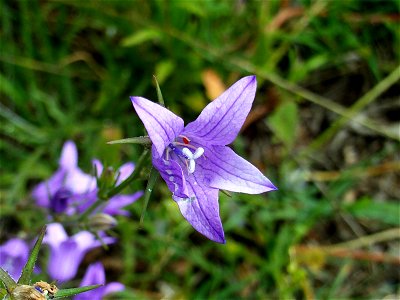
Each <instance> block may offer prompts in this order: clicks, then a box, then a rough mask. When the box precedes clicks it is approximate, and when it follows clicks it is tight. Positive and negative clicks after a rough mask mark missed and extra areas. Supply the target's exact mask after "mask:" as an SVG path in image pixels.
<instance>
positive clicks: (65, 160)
mask: <svg viewBox="0 0 400 300" xmlns="http://www.w3.org/2000/svg"><path fill="white" fill-rule="evenodd" d="M59 165H60V167H62V168H64V169H70V168H74V167H77V166H78V150H77V149H76V145H75V143H74V142H73V141H66V142H65V143H64V146H63V148H62V151H61V157H60V160H59Z"/></svg>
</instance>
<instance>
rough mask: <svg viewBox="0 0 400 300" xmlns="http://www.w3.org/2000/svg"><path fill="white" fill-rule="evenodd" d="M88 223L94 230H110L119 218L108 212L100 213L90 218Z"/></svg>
mask: <svg viewBox="0 0 400 300" xmlns="http://www.w3.org/2000/svg"><path fill="white" fill-rule="evenodd" d="M88 225H89V228H90V229H92V230H93V231H102V230H108V229H111V228H113V227H114V226H115V225H117V220H116V219H114V218H113V217H111V216H110V215H108V214H105V213H98V214H95V215H94V216H91V217H90V218H89V221H88Z"/></svg>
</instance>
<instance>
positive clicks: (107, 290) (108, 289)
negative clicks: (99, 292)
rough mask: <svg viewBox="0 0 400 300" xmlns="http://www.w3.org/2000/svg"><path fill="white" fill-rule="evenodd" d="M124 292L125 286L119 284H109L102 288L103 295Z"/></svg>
mask: <svg viewBox="0 0 400 300" xmlns="http://www.w3.org/2000/svg"><path fill="white" fill-rule="evenodd" d="M123 290H125V286H124V285H123V284H122V283H120V282H110V283H109V284H107V285H106V286H105V287H104V292H103V294H104V295H108V294H113V293H116V292H121V291H123Z"/></svg>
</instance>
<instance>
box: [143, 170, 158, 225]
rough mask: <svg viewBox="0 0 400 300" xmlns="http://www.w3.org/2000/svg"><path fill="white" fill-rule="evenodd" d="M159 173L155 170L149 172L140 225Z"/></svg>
mask: <svg viewBox="0 0 400 300" xmlns="http://www.w3.org/2000/svg"><path fill="white" fill-rule="evenodd" d="M159 175H160V174H159V173H158V171H157V170H156V169H155V168H152V169H151V171H150V177H149V181H147V186H146V190H145V191H144V204H143V209H142V215H141V216H140V225H141V224H142V223H143V219H144V215H145V213H146V209H147V205H148V204H149V200H150V195H151V192H152V191H153V188H154V186H155V184H156V182H157V179H158V177H159Z"/></svg>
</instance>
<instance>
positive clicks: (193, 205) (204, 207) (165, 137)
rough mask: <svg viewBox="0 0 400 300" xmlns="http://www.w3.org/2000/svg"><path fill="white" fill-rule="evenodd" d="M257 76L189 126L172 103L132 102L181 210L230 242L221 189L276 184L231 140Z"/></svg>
mask: <svg viewBox="0 0 400 300" xmlns="http://www.w3.org/2000/svg"><path fill="white" fill-rule="evenodd" d="M256 86H257V82H256V77H255V76H248V77H244V78H242V79H240V80H239V81H237V82H236V83H235V84H234V85H232V86H231V87H230V88H229V89H228V90H226V91H225V92H224V93H223V94H222V95H220V96H219V97H218V98H217V99H215V100H214V101H212V102H211V103H210V104H208V105H207V106H206V107H205V108H204V109H203V111H202V112H201V114H200V115H199V117H198V118H197V119H196V120H195V121H194V122H191V123H189V124H188V125H186V127H184V122H183V120H182V119H181V118H180V117H178V116H177V115H175V114H174V113H172V112H171V111H169V110H168V109H166V108H164V107H162V106H160V105H158V104H156V103H154V102H152V101H149V100H147V99H145V98H142V97H131V101H132V103H133V106H134V108H135V110H136V112H137V114H138V115H139V118H140V119H141V120H142V122H143V124H144V126H145V128H146V130H147V132H148V134H149V137H150V139H151V141H152V144H153V146H152V162H153V165H154V167H155V168H156V169H157V170H158V171H159V172H160V174H161V177H162V178H163V179H164V181H165V182H166V184H167V186H168V188H169V190H170V191H171V192H172V197H173V199H174V200H175V201H176V203H177V204H178V206H179V209H180V211H181V213H182V215H183V216H184V217H185V218H186V220H187V221H188V222H189V223H190V224H191V225H192V226H193V227H194V228H195V229H196V230H197V231H199V232H200V233H202V234H203V235H205V236H206V237H208V238H209V239H211V240H213V241H215V242H219V243H225V237H224V231H223V228H222V224H221V219H220V216H219V204H218V191H219V189H223V190H228V191H232V192H241V193H248V194H259V193H263V192H268V191H272V190H276V187H275V186H274V185H273V184H272V183H271V181H270V180H269V179H268V178H266V177H265V176H264V175H263V174H262V173H261V172H260V171H259V170H258V169H257V168H256V167H255V166H253V165H252V164H250V163H249V162H248V161H246V160H245V159H243V158H242V157H240V156H239V155H237V154H236V153H235V152H234V151H233V150H232V149H231V148H229V147H227V146H226V145H228V144H230V143H232V142H233V141H234V139H235V138H236V136H237V135H238V133H239V130H240V128H241V127H242V125H243V123H244V121H245V119H246V116H247V115H248V113H249V111H250V109H251V106H252V103H253V100H254V96H255V92H256Z"/></svg>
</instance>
